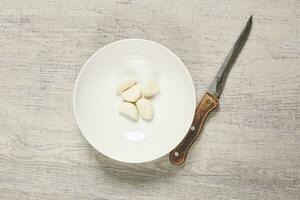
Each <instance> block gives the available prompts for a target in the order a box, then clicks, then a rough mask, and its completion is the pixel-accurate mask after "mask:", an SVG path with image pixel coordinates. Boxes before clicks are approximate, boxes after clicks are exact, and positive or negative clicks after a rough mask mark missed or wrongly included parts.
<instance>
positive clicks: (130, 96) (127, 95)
mask: <svg viewBox="0 0 300 200" xmlns="http://www.w3.org/2000/svg"><path fill="white" fill-rule="evenodd" d="M141 96H142V89H141V88H140V86H138V85H134V86H133V87H131V88H129V89H128V90H125V91H124V92H122V98H123V99H124V101H128V102H136V101H137V100H138V99H140V98H141Z"/></svg>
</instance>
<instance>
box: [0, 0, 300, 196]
mask: <svg viewBox="0 0 300 200" xmlns="http://www.w3.org/2000/svg"><path fill="white" fill-rule="evenodd" d="M0 9H1V10H0V55H1V56H0V199H98V200H100V199H101V200H104V199H153V200H154V199H155V200H157V199H264V200H266V199H272V200H273V199H299V198H300V65H299V63H300V37H299V36H300V2H299V1H297V0H280V1H273V0H264V1H260V0H251V1H250V0H247V1H242V0H233V1H217V0H212V1H199V0H189V1H171V0H170V1H169V0H153V1H134V0H115V1H111V0H101V1H99V0H89V1H82V0H51V1H36V0H23V1H17V0H0ZM251 14H252V15H253V29H252V32H251V35H250V37H249V39H248V42H247V44H246V46H245V48H244V49H243V51H242V53H241V54H240V56H239V58H238V60H237V62H236V64H235V65H234V67H233V69H232V71H231V73H230V77H229V79H228V81H227V84H226V86H225V89H224V91H223V94H222V96H221V99H220V108H219V109H218V111H217V112H215V113H213V115H212V116H211V117H210V118H209V119H208V120H207V123H206V124H205V126H204V129H203V133H202V136H201V138H200V139H199V140H197V142H196V143H195V145H194V146H193V147H192V149H191V151H190V154H189V156H188V158H187V161H186V163H185V165H184V166H182V167H179V168H178V167H174V166H172V165H171V164H170V163H169V161H168V156H165V157H163V158H161V159H159V160H157V161H155V162H151V163H146V164H142V165H133V164H124V163H119V162H115V161H112V160H110V159H108V158H106V157H104V156H102V155H101V154H99V153H97V152H96V151H95V150H94V149H93V148H92V147H91V146H90V145H89V144H88V143H87V142H86V140H85V139H84V138H83V136H82V135H81V133H80V131H79V130H78V127H77V125H76V123H75V120H74V117H73V111H72V92H73V86H74V82H75V79H76V76H77V75H78V73H79V71H80V68H81V66H82V65H83V63H84V62H85V61H86V60H87V59H88V58H89V57H90V56H91V54H93V53H94V52H95V51H96V50H98V49H99V48H101V47H103V46H104V45H106V44H108V43H110V42H112V41H115V40H119V39H124V38H145V39H149V40H154V41H156V42H159V43H161V44H163V45H165V46H167V47H168V48H170V49H171V50H172V51H174V52H175V53H176V54H177V55H178V56H179V57H180V58H181V59H182V60H183V62H184V63H185V64H186V66H187V67H188V69H189V70H190V72H191V74H192V77H193V80H194V83H195V86H196V89H197V96H198V100H200V99H201V97H202V95H203V94H204V93H205V91H206V89H207V87H208V85H209V84H210V82H211V80H212V78H213V77H214V75H215V74H216V72H217V70H218V68H219V66H220V65H221V63H222V61H223V59H224V58H225V56H226V54H227V53H228V51H229V49H230V48H231V46H232V44H233V42H234V41H235V39H236V38H237V36H238V34H239V33H240V31H241V29H242V28H243V26H244V25H245V23H246V20H247V18H248V17H249V16H250V15H251Z"/></svg>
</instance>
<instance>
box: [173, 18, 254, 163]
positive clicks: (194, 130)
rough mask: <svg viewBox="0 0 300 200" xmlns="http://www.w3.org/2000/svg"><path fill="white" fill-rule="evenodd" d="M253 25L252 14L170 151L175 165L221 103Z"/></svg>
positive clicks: (184, 157) (181, 160)
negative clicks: (189, 122) (184, 132)
mask: <svg viewBox="0 0 300 200" xmlns="http://www.w3.org/2000/svg"><path fill="white" fill-rule="evenodd" d="M251 26H252V15H251V16H250V18H249V19H248V21H247V24H246V26H245V28H244V29H243V31H242V32H241V34H240V35H239V37H238V39H237V40H236V42H235V43H234V45H233V47H232V48H231V50H230V52H229V54H228V55H227V57H226V58H225V60H224V62H223V64H222V65H221V67H220V69H219V71H218V73H217V75H216V77H215V79H214V80H213V82H212V83H211V85H210V86H209V88H208V90H207V92H206V93H205V95H204V96H203V98H202V100H201V102H200V103H199V105H198V106H197V108H196V111H195V116H194V119H193V122H192V125H191V127H190V129H189V131H188V133H187V134H186V136H185V137H184V138H183V140H182V141H181V143H180V144H179V145H178V146H177V147H176V148H175V149H174V150H172V151H171V152H170V154H169V159H170V161H171V163H172V164H173V165H177V166H178V165H181V164H183V163H184V162H185V160H186V156H187V153H188V151H189V149H190V148H191V146H192V144H193V143H194V142H195V141H196V139H197V138H198V137H199V135H200V133H201V129H202V128H203V125H204V122H205V120H206V118H207V116H208V115H209V114H210V113H211V112H212V111H213V110H214V109H215V108H216V107H217V106H218V105H219V97H220V95H221V92H222V90H223V88H224V85H225V82H226V79H227V76H228V74H229V72H230V69H231V68H232V65H233V64H234V62H235V60H236V58H237V56H238V55H239V53H240V51H241V50H242V48H243V46H244V44H245V42H246V40H247V38H248V35H249V33H250V30H251Z"/></svg>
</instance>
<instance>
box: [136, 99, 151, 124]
mask: <svg viewBox="0 0 300 200" xmlns="http://www.w3.org/2000/svg"><path fill="white" fill-rule="evenodd" d="M136 106H137V108H138V111H139V113H140V115H141V117H142V118H143V119H145V120H151V119H152V118H153V107H152V104H151V102H150V101H149V100H148V99H140V100H138V101H137V102H136Z"/></svg>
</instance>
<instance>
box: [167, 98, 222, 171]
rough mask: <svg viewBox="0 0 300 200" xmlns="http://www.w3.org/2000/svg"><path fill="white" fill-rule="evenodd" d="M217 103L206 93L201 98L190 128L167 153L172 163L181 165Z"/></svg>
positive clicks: (215, 99)
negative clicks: (179, 141)
mask: <svg viewBox="0 0 300 200" xmlns="http://www.w3.org/2000/svg"><path fill="white" fill-rule="evenodd" d="M218 105H219V100H218V99H217V98H216V97H214V96H212V95H210V94H208V93H206V94H205V95H204V97H203V98H202V100H201V102H200V104H199V105H198V107H197V109H196V112H195V116H194V120H193V123H192V125H191V128H190V130H189V131H188V133H187V134H186V136H185V137H184V138H183V140H182V141H181V143H180V144H179V145H178V146H177V147H176V148H175V149H174V150H173V151H171V153H170V155H169V159H170V161H171V163H172V164H173V165H177V166H178V165H181V164H183V163H184V161H185V159H186V156H187V153H188V151H189V149H190V147H191V146H192V144H193V143H194V142H195V141H196V139H197V138H198V137H199V135H200V133H201V129H202V127H203V124H204V122H205V120H206V118H207V116H208V115H209V113H210V112H211V111H213V110H214V109H215V108H216V107H217V106H218Z"/></svg>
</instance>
